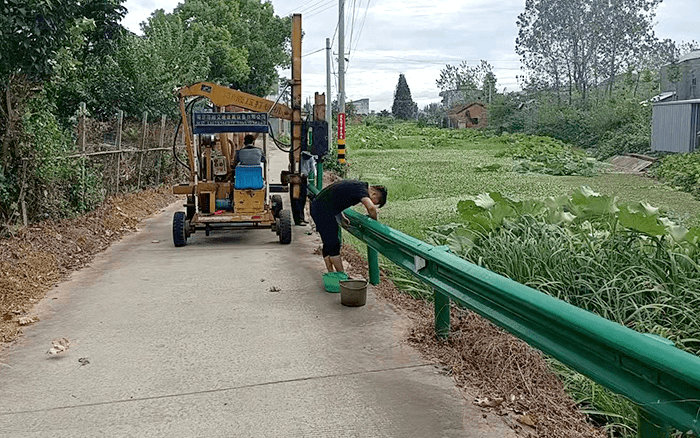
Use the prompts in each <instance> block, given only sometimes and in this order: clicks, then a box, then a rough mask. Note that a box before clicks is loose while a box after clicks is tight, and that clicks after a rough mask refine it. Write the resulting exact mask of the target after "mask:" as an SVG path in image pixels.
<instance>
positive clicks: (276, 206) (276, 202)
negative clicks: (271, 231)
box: [270, 195, 284, 218]
mask: <svg viewBox="0 0 700 438" xmlns="http://www.w3.org/2000/svg"><path fill="white" fill-rule="evenodd" d="M282 208H284V206H283V204H282V197H281V196H280V195H272V198H270V209H271V210H272V216H273V217H275V218H278V217H280V211H282Z"/></svg>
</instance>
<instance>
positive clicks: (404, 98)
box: [391, 73, 418, 120]
mask: <svg viewBox="0 0 700 438" xmlns="http://www.w3.org/2000/svg"><path fill="white" fill-rule="evenodd" d="M391 112H392V114H393V115H394V117H396V118H398V119H404V120H412V119H415V118H416V114H417V113H418V105H417V104H416V103H415V102H414V101H413V99H412V98H411V89H410V88H408V82H406V76H404V74H403V73H401V74H400V75H399V82H398V83H397V84H396V91H395V92H394V104H393V105H392V106H391Z"/></svg>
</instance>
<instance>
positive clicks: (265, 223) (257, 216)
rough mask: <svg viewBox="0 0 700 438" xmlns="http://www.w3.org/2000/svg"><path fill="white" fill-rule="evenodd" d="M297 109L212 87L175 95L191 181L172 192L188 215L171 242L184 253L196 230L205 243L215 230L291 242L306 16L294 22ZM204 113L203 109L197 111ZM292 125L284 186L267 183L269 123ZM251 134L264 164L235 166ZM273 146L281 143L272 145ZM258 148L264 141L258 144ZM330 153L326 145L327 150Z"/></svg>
mask: <svg viewBox="0 0 700 438" xmlns="http://www.w3.org/2000/svg"><path fill="white" fill-rule="evenodd" d="M290 82H291V83H290V85H291V97H292V99H291V100H292V107H291V108H290V107H288V106H286V105H283V104H280V103H277V102H273V101H271V100H268V99H264V98H261V97H258V96H254V95H251V94H248V93H244V92H241V91H238V90H235V89H231V88H228V87H224V86H221V85H217V84H214V83H209V82H200V83H196V84H193V85H190V86H186V87H183V88H181V89H180V90H179V91H178V99H179V105H180V114H181V117H182V122H181V127H182V131H183V135H184V138H185V144H186V148H187V160H188V167H189V171H190V175H189V182H188V183H186V184H179V185H176V186H174V187H173V193H175V194H180V195H186V196H187V203H186V204H185V207H186V211H184V212H183V211H178V212H176V213H175V215H174V217H173V243H174V244H175V246H178V247H179V246H184V245H186V243H187V239H188V237H189V236H190V235H191V234H192V233H194V232H195V231H197V230H199V229H203V230H205V232H206V235H207V236H208V235H209V233H210V232H211V231H212V230H213V229H216V228H236V229H241V228H243V229H246V228H270V229H271V230H272V231H275V232H276V233H277V234H278V235H279V240H280V242H281V243H283V244H288V243H290V242H291V240H292V214H291V211H290V210H288V209H284V208H283V203H282V197H281V195H279V194H273V193H281V192H289V193H290V197H292V198H294V199H297V198H298V197H299V193H300V184H301V183H302V178H301V175H300V173H299V162H300V157H301V152H302V147H303V146H306V143H307V142H304V145H302V130H303V128H305V126H302V119H301V15H298V14H296V15H294V16H293V19H292V80H291V81H290ZM203 99H208V102H209V103H210V104H209V106H205V109H204V110H202V111H196V110H193V109H192V108H195V103H196V102H198V101H201V100H203ZM200 107H201V104H200ZM270 117H272V118H278V119H284V120H290V121H291V124H292V127H291V134H292V135H291V140H292V141H291V146H290V149H289V151H286V152H288V156H289V166H288V170H285V171H283V172H282V175H281V181H282V183H281V184H271V183H270V182H269V179H268V170H269V169H268V166H269V155H268V154H267V153H266V152H267V137H268V133H269V131H270V129H269V126H270V125H269V122H268V118H270ZM246 134H252V135H255V136H258V137H259V136H262V149H263V153H264V154H265V155H266V156H267V157H268V159H266V160H265V162H263V163H262V164H261V165H259V166H255V165H252V166H251V165H248V166H242V165H238V166H235V165H234V164H235V163H234V157H235V154H236V152H237V151H238V150H240V148H241V147H242V146H243V144H242V143H243V142H242V141H241V139H242V138H243V136H244V135H246ZM275 142H276V141H275ZM258 143H260V142H258ZM326 148H327V145H326Z"/></svg>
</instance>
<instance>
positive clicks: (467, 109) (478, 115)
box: [447, 102, 487, 129]
mask: <svg viewBox="0 0 700 438" xmlns="http://www.w3.org/2000/svg"><path fill="white" fill-rule="evenodd" d="M486 119H487V117H486V105H484V104H483V103H481V102H472V103H468V104H463V105H455V106H453V107H452V109H450V110H449V111H448V112H447V120H448V125H449V127H450V128H458V129H464V128H485V127H486V122H487V120H486Z"/></svg>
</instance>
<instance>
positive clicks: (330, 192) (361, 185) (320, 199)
mask: <svg viewBox="0 0 700 438" xmlns="http://www.w3.org/2000/svg"><path fill="white" fill-rule="evenodd" d="M362 198H369V185H368V184H367V183H366V182H362V181H357V180H352V179H348V180H340V181H336V182H334V183H333V184H331V185H329V186H327V187H325V188H324V189H323V190H321V191H320V192H319V193H318V195H316V197H315V198H314V204H317V208H323V209H324V210H326V211H330V212H332V213H333V215H336V214H338V213H342V212H343V210H345V209H346V208H349V207H352V206H353V205H355V204H358V203H359V202H360V201H362Z"/></svg>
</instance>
